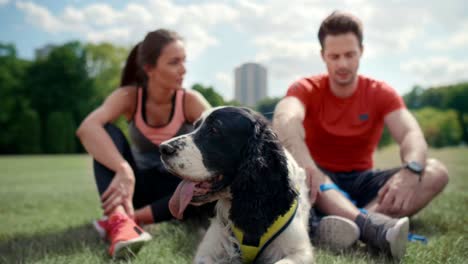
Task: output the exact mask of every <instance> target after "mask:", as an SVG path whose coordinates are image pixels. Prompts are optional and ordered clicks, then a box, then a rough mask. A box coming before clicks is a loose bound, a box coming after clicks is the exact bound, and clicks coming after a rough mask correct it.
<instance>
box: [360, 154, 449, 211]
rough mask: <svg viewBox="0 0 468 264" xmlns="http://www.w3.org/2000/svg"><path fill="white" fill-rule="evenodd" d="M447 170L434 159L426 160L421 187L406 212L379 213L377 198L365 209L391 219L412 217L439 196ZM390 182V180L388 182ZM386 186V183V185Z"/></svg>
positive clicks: (416, 191)
mask: <svg viewBox="0 0 468 264" xmlns="http://www.w3.org/2000/svg"><path fill="white" fill-rule="evenodd" d="M448 180H449V179H448V171H447V168H446V167H445V166H444V164H442V163H441V162H440V161H438V160H436V159H428V160H427V162H426V169H425V170H424V174H423V176H422V179H421V185H420V187H419V189H418V190H415V193H416V194H417V195H416V196H415V199H414V200H413V202H412V203H411V207H410V208H408V210H406V211H399V212H379V211H377V210H376V208H377V206H378V204H377V198H376V199H374V200H373V201H372V202H370V203H369V204H367V205H366V207H365V208H366V209H367V210H368V211H371V212H379V213H382V214H386V215H389V216H392V217H403V216H412V215H414V214H416V213H417V212H419V211H420V210H421V209H423V208H424V207H426V206H427V204H429V202H430V201H431V200H432V199H434V198H435V197H436V196H437V194H439V193H440V192H441V191H442V190H443V189H444V187H445V186H446V185H447V183H448ZM390 181H391V178H390V180H389V182H390ZM386 184H388V182H387V183H386Z"/></svg>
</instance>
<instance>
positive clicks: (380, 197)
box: [378, 184, 389, 204]
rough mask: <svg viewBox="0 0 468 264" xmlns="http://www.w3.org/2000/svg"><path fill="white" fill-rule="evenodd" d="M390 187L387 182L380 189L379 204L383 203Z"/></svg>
mask: <svg viewBox="0 0 468 264" xmlns="http://www.w3.org/2000/svg"><path fill="white" fill-rule="evenodd" d="M388 189H389V187H388V185H387V184H385V185H384V187H382V188H381V189H380V191H379V193H378V203H379V204H382V202H383V200H384V198H385V196H386V195H387V192H388Z"/></svg>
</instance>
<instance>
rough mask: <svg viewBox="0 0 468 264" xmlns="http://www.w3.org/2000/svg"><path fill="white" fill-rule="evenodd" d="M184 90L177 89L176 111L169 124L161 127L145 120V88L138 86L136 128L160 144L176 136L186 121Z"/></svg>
mask: <svg viewBox="0 0 468 264" xmlns="http://www.w3.org/2000/svg"><path fill="white" fill-rule="evenodd" d="M183 99H184V90H182V89H180V90H177V91H176V98H175V103H174V106H173V107H174V110H173V111H174V112H173V115H172V118H171V120H170V121H169V123H168V124H166V125H164V126H161V127H153V126H150V125H148V124H147V123H146V122H145V120H143V113H142V109H143V107H142V106H143V105H142V104H143V89H142V88H138V102H137V109H136V113H135V116H134V119H133V121H134V123H135V126H136V128H137V129H138V130H139V131H140V132H141V133H142V134H143V135H144V136H145V137H146V138H147V139H149V140H150V141H151V142H152V143H153V144H155V145H159V144H161V142H163V141H165V140H168V139H171V138H173V137H174V136H176V135H177V134H178V132H179V130H180V128H181V126H182V125H184V124H185V123H186V120H185V116H184V100H183Z"/></svg>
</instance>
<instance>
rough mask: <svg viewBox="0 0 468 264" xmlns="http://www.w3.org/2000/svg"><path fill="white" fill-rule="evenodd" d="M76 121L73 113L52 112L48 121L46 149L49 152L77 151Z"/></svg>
mask: <svg viewBox="0 0 468 264" xmlns="http://www.w3.org/2000/svg"><path fill="white" fill-rule="evenodd" d="M75 128H76V126H75V123H74V122H73V120H72V115H71V113H67V112H52V113H50V114H49V116H48V118H47V123H46V133H45V135H44V137H45V142H46V144H45V151H46V152H47V153H73V152H75V146H76V145H75V133H74V131H75Z"/></svg>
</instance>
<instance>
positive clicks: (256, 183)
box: [230, 115, 297, 236]
mask: <svg viewBox="0 0 468 264" xmlns="http://www.w3.org/2000/svg"><path fill="white" fill-rule="evenodd" d="M252 129H253V133H252V135H251V137H250V138H249V140H248V142H247V144H246V147H245V150H244V153H243V154H244V155H243V157H242V161H241V164H240V166H239V169H238V173H237V175H236V176H235V178H234V181H233V183H232V185H231V193H232V206H231V211H230V213H231V219H232V220H233V222H234V224H235V225H236V226H238V227H240V228H242V229H243V231H244V232H245V233H248V234H250V235H252V236H261V235H262V234H263V233H264V232H265V231H266V229H267V228H268V227H269V226H270V225H271V224H272V223H273V222H274V220H275V219H276V218H277V217H278V216H279V215H281V214H284V213H285V212H287V211H288V209H289V208H290V206H291V203H292V201H293V200H294V198H295V197H296V196H297V193H296V191H295V190H294V188H292V186H290V182H289V179H288V167H287V161H286V156H285V153H284V151H283V148H282V147H281V145H280V143H279V140H278V138H277V136H276V134H275V133H274V132H273V130H272V129H271V127H270V126H269V124H268V122H267V121H266V119H265V118H263V117H260V116H259V115H254V124H253V128H252Z"/></svg>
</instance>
